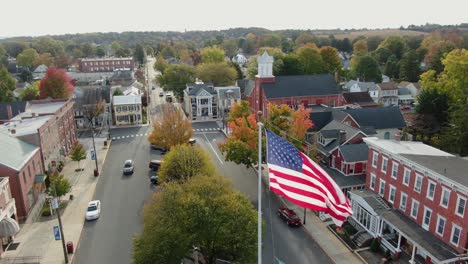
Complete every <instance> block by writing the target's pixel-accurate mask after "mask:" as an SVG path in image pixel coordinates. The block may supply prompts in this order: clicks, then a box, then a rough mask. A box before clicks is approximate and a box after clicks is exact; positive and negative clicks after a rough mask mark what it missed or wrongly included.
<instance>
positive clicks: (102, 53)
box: [96, 46, 106, 57]
mask: <svg viewBox="0 0 468 264" xmlns="http://www.w3.org/2000/svg"><path fill="white" fill-rule="evenodd" d="M96 56H98V57H104V56H106V51H105V50H104V48H103V47H102V46H99V47H97V48H96Z"/></svg>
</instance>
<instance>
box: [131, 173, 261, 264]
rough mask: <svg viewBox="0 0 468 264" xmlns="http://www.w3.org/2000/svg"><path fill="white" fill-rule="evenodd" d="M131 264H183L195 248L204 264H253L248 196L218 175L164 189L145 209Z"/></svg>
mask: <svg viewBox="0 0 468 264" xmlns="http://www.w3.org/2000/svg"><path fill="white" fill-rule="evenodd" d="M133 244H134V251H133V263H139V264H152V263H167V264H179V263H181V260H182V259H184V258H185V257H186V256H187V255H190V253H191V251H192V249H193V247H194V246H196V247H198V248H199V249H200V253H201V255H203V259H204V263H207V264H214V263H217V261H216V260H217V259H223V260H226V261H230V262H232V263H253V262H255V259H256V256H257V255H256V252H257V216H256V211H255V209H254V208H253V206H252V204H251V203H250V201H249V200H248V197H247V196H246V195H245V194H242V193H240V192H239V191H235V190H234V189H233V187H232V183H231V182H230V181H228V180H227V179H225V178H223V177H220V176H197V177H192V178H191V179H190V180H188V181H186V182H183V183H182V184H178V183H168V184H165V186H164V188H163V189H162V190H161V191H158V192H156V193H155V194H154V195H153V197H152V198H151V201H150V202H148V203H147V204H146V206H145V208H144V225H143V231H142V232H141V235H140V236H138V237H136V238H135V239H134V242H133Z"/></svg>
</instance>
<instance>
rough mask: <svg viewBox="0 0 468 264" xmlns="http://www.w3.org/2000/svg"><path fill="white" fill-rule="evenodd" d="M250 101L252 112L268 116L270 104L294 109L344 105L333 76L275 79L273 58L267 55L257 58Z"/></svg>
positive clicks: (248, 99)
mask: <svg viewBox="0 0 468 264" xmlns="http://www.w3.org/2000/svg"><path fill="white" fill-rule="evenodd" d="M247 101H249V103H250V107H251V109H252V110H253V111H255V112H257V111H262V112H263V113H265V114H267V111H266V110H267V105H268V103H272V104H278V105H280V104H286V105H290V106H293V107H296V106H298V105H300V104H303V105H305V106H307V105H309V104H318V105H321V104H324V105H328V106H342V105H343V103H344V99H343V96H342V94H341V91H340V90H339V88H338V84H337V83H336V81H335V78H334V77H333V76H332V75H330V74H317V75H295V76H273V57H272V56H269V55H268V53H267V52H264V53H263V54H262V56H260V57H258V75H257V76H256V77H255V86H254V88H253V90H252V92H251V93H250V96H249V97H247Z"/></svg>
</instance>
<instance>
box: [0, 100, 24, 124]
mask: <svg viewBox="0 0 468 264" xmlns="http://www.w3.org/2000/svg"><path fill="white" fill-rule="evenodd" d="M26 104H27V103H26V102H10V103H4V102H0V120H9V119H10V118H12V117H14V116H16V115H17V114H19V113H22V112H24V111H25V110H26ZM8 106H10V107H11V114H12V116H11V117H9V116H8Z"/></svg>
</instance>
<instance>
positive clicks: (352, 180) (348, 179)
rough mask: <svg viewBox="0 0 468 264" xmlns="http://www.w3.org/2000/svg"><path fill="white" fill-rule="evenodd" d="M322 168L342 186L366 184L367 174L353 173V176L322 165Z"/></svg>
mask: <svg viewBox="0 0 468 264" xmlns="http://www.w3.org/2000/svg"><path fill="white" fill-rule="evenodd" d="M322 168H323V169H324V170H325V171H326V172H327V173H328V174H329V175H330V177H332V179H333V180H334V181H335V182H336V184H338V186H340V187H341V188H346V187H356V186H364V185H365V184H366V175H365V174H361V175H353V176H346V175H344V174H343V173H341V172H339V171H337V170H334V169H331V168H328V167H325V166H322Z"/></svg>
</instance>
